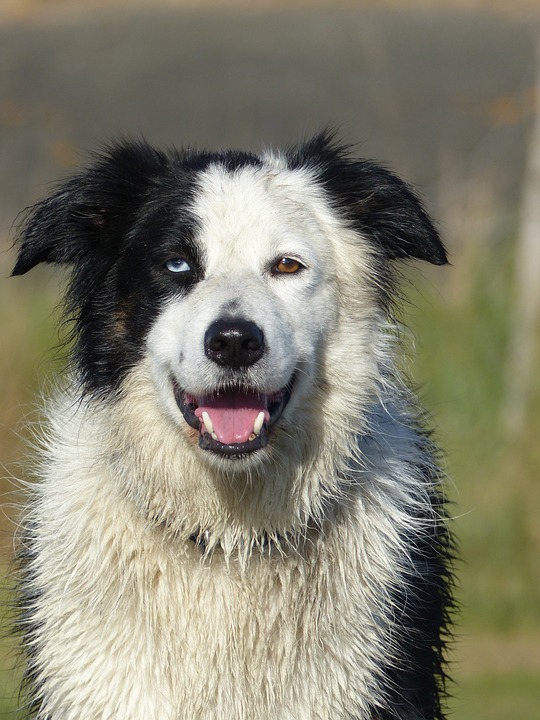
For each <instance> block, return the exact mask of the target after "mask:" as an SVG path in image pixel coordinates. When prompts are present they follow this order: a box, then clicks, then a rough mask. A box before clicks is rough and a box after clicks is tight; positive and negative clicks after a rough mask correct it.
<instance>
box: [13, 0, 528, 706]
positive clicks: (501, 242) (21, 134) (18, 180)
mask: <svg viewBox="0 0 540 720" xmlns="http://www.w3.org/2000/svg"><path fill="white" fill-rule="evenodd" d="M116 4H117V3H113V2H111V3H105V2H100V3H98V5H99V6H100V8H101V10H100V13H101V14H100V13H97V12H95V13H94V12H93V11H86V10H85V7H86V4H85V3H82V2H76V3H70V2H67V1H66V2H65V3H56V2H55V3H51V5H50V6H49V5H48V4H47V3H45V2H40V1H39V0H27V1H26V2H15V0H13V1H12V2H10V3H9V5H10V8H11V10H10V13H9V18H8V21H7V24H2V20H3V16H2V13H1V12H0V157H1V158H2V164H1V166H0V216H1V217H0V250H3V249H5V250H6V251H5V252H3V253H2V252H0V327H1V328H2V332H1V338H2V347H1V348H0V377H1V378H2V383H1V386H0V387H1V389H0V462H1V463H2V468H3V470H2V472H0V475H3V476H5V477H6V479H5V480H0V492H1V498H2V514H1V515H0V588H1V589H0V606H3V607H4V608H5V609H4V610H2V611H0V620H2V622H3V630H4V632H3V633H0V720H11V719H13V720H15V718H16V717H19V715H16V714H15V707H16V705H17V687H18V682H19V676H18V674H17V671H16V670H13V668H14V667H17V656H16V652H15V650H14V645H13V641H12V640H10V639H9V637H7V632H8V630H7V628H8V619H9V618H8V616H9V614H10V605H11V599H12V598H11V596H10V594H9V583H10V580H8V563H9V557H10V556H11V551H12V545H13V541H12V535H13V532H14V529H15V523H14V521H13V518H15V517H16V514H17V511H16V505H17V503H20V496H19V495H18V494H17V491H16V489H15V486H14V484H13V482H12V481H10V480H9V475H10V474H13V475H15V476H17V477H22V476H23V475H24V476H25V477H28V472H27V471H26V472H25V471H23V469H22V468H21V467H20V464H22V465H23V466H24V465H27V463H26V462H25V457H26V448H25V441H27V440H28V439H29V436H31V434H32V423H33V422H34V421H35V418H36V412H35V410H34V409H33V408H34V401H35V399H36V396H37V395H39V394H40V393H41V392H42V391H43V390H44V389H45V390H46V388H47V386H48V385H50V383H51V380H52V378H53V376H54V374H55V373H56V372H57V371H58V370H60V369H61V368H62V364H63V356H64V352H63V350H62V349H61V348H60V347H59V344H58V333H57V330H56V323H57V320H58V314H57V313H56V311H55V307H56V305H57V303H58V297H59V294H58V287H59V281H58V278H57V277H53V275H52V274H51V273H50V272H49V271H48V270H39V269H38V270H36V271H33V273H32V274H31V275H30V276H28V277H23V278H17V279H6V278H7V275H8V274H9V269H10V262H11V260H12V257H13V255H12V253H11V252H10V251H9V244H10V241H11V240H12V239H13V237H14V232H13V230H11V231H10V226H11V224H12V222H13V221H14V220H15V216H16V213H17V211H19V210H21V209H22V208H23V207H24V206H25V204H28V203H29V202H32V201H34V200H35V199H36V198H37V197H38V196H40V195H43V194H44V192H46V190H47V186H45V183H46V182H48V181H49V180H53V179H54V177H57V176H59V175H62V174H63V173H65V172H66V171H67V170H68V169H69V167H70V166H72V165H73V164H74V163H76V162H78V155H77V153H78V151H79V149H81V150H82V149H84V148H91V147H95V145H96V144H97V141H99V140H100V139H102V138H107V137H110V136H111V135H116V134H120V133H123V132H128V133H130V134H135V135H137V134H139V133H143V134H145V135H147V136H148V139H150V140H152V141H155V142H157V143H160V144H169V143H171V142H178V143H179V144H182V143H184V142H190V143H194V144H199V145H214V146H215V145H223V144H225V145H241V146H244V147H248V148H250V147H259V146H260V145H262V144H265V143H283V142H284V143H288V142H292V141H294V140H298V139H299V138H301V137H302V136H303V134H305V133H307V132H311V131H315V130H317V129H318V128H319V127H320V126H321V125H323V124H325V123H327V122H330V123H332V122H335V123H336V124H338V125H341V126H342V128H343V131H344V135H345V136H346V137H347V138H350V139H352V140H356V141H358V140H359V141H365V145H361V146H360V147H359V148H358V152H359V153H360V154H364V155H368V156H372V157H379V158H382V159H383V160H384V161H386V162H387V163H389V164H390V165H391V166H392V167H394V168H395V169H397V170H398V171H399V172H401V173H402V174H404V175H406V176H407V177H408V178H409V179H411V180H413V181H414V182H416V183H417V184H419V185H420V186H421V187H420V188H419V189H420V191H421V193H422V194H423V195H424V197H425V198H426V201H427V204H428V207H429V209H430V211H431V212H432V213H433V214H434V215H435V217H436V218H437V220H438V221H439V224H440V229H441V231H442V234H443V236H444V237H445V239H446V241H447V242H448V245H449V250H450V253H451V259H452V267H450V268H441V269H434V270H431V269H426V268H418V267H415V268H411V272H410V278H411V282H410V283H409V281H408V277H409V274H407V275H406V277H405V282H404V290H405V295H406V297H407V302H406V303H405V307H404V312H403V320H404V324H405V326H406V327H407V328H408V330H407V331H405V332H404V343H405V345H406V346H407V349H408V361H407V363H406V370H407V373H408V374H409V376H410V377H411V379H412V380H413V381H414V382H416V383H419V384H420V386H421V391H422V395H423V398H424V401H425V404H426V406H427V407H428V408H429V410H430V411H431V412H432V414H433V417H434V425H435V427H436V428H437V432H436V438H437V440H438V441H439V443H440V445H441V446H442V447H443V448H444V449H445V451H446V454H447V460H446V462H447V466H448V472H449V482H448V492H449V495H450V497H451V500H452V505H451V508H450V512H451V515H452V520H451V525H452V528H453V529H454V531H455V533H456V535H457V537H458V539H459V545H460V556H461V560H460V562H459V564H458V565H457V596H458V601H459V603H460V605H461V608H462V609H461V612H460V615H458V616H457V617H456V643H455V646H454V649H453V651H452V662H453V665H452V668H451V675H452V676H453V677H454V678H455V680H456V683H455V684H454V685H451V686H450V691H451V693H452V695H453V699H451V701H450V707H451V710H452V714H451V716H450V717H451V718H452V720H508V718H515V719H516V720H521V719H522V718H523V719H524V720H525V719H526V720H535V719H536V720H539V719H540V482H539V476H540V447H539V443H538V438H539V437H540V373H535V374H534V375H533V378H532V380H531V382H530V384H529V387H528V392H527V402H528V405H527V408H526V416H525V422H524V423H523V426H522V428H521V429H520V431H519V432H517V433H515V432H511V431H510V428H509V426H508V423H507V421H506V417H507V415H506V410H505V408H506V407H507V392H508V387H509V379H511V378H512V374H513V372H514V371H515V368H513V367H512V364H511V363H512V361H511V359H510V358H511V357H512V355H511V352H510V350H511V345H512V343H513V334H512V333H513V329H514V325H515V322H516V316H515V299H516V291H517V288H516V284H515V281H514V270H515V268H514V264H515V248H516V241H517V238H518V233H519V213H518V209H519V201H520V195H521V189H522V182H523V168H524V165H525V157H526V142H525V138H526V136H527V134H528V131H529V129H530V124H531V119H532V110H531V108H532V106H533V95H534V91H533V88H532V85H533V80H534V65H535V60H534V52H533V50H532V48H533V46H534V42H533V37H534V35H535V33H536V31H535V29H534V28H535V27H536V28H538V27H539V26H538V15H537V14H534V13H533V10H534V8H535V7H536V3H534V2H530V3H529V2H525V1H524V2H519V3H516V4H515V6H514V5H512V8H513V10H512V9H511V8H510V5H509V4H507V3H502V2H501V3H489V2H488V1H487V0H486V1H485V2H483V1H482V0H478V2H474V3H468V2H466V1H465V0H463V1H462V2H458V3H453V2H451V0H447V1H445V2H444V3H443V2H441V3H437V4H434V3H430V2H427V1H426V2H420V0H418V2H413V1H412V0H411V2H406V3H397V2H393V1H391V0H388V2H384V3H380V4H378V3H372V2H369V0H365V1H364V0H363V1H362V2H358V3H352V2H347V3H343V8H342V6H341V4H340V3H332V4H331V9H330V10H329V9H328V8H329V7H330V5H328V4H327V8H326V9H325V8H324V5H325V3H324V2H322V0H321V1H320V2H317V3H310V2H309V1H308V0H302V2H298V3H296V2H295V3H285V2H279V3H273V2H272V1H271V0H265V2H264V7H265V8H267V9H265V10H264V11H262V10H261V11H259V10H258V9H256V8H255V7H252V6H251V5H250V7H249V8H247V6H246V3H239V5H238V7H236V8H231V9H230V10H229V9H228V7H227V6H228V5H229V3H227V2H225V0H223V2H221V0H215V2H212V8H214V9H213V10H210V9H208V8H206V9H197V8H196V7H195V5H194V4H193V3H188V2H186V3H183V2H180V0H178V1H176V0H167V2H164V3H156V4H155V5H152V9H151V10H148V8H149V5H148V3H146V4H145V3H144V2H142V1H138V2H137V3H134V4H133V8H136V9H134V10H133V11H131V10H129V8H130V7H131V6H130V3H127V2H121V3H120V6H121V7H122V12H121V13H120V12H116V11H114V10H113V9H111V8H112V6H113V5H116ZM247 4H248V5H249V3H247ZM273 4H275V5H277V6H279V11H278V10H276V11H275V12H273V11H272V9H271V6H272V5H273ZM182 5H190V6H191V9H189V8H188V9H182ZM503 5H504V12H503V14H502V15H501V14H497V13H493V12H491V8H492V7H495V6H497V7H502V6H503ZM53 6H54V7H55V8H56V10H55V13H56V14H55V13H52V12H48V8H49V7H53ZM64 6H65V7H66V9H67V8H69V7H71V6H76V9H75V10H73V12H72V13H71V12H66V14H65V15H64V14H63V12H62V8H63V7H64ZM471 6H474V10H473V9H471ZM37 7H39V8H40V15H39V19H38V20H36V21H34V19H33V18H34V15H33V13H34V11H35V9H36V8H37ZM145 7H146V9H145ZM58 8H60V11H59V10H58ZM158 8H159V9H158ZM176 8H178V9H176ZM216 8H217V9H216ZM340 8H341V9H340ZM517 8H519V11H520V13H521V14H520V15H519V17H517V18H516V17H515V16H514V15H513V12H514V11H515V10H516V9H517ZM528 13H531V14H530V19H529V15H528ZM19 20H20V22H19ZM535 22H536V23H537V24H536V26H535V25H534V23H535ZM539 242H540V239H539ZM419 271H420V280H419V279H418V277H419ZM422 273H423V274H422ZM537 350H539V351H540V348H537ZM536 358H537V361H538V358H540V352H537V354H536ZM24 418H26V419H27V420H28V422H26V423H25V422H23V420H24ZM9 577H11V578H12V575H11V576H9Z"/></svg>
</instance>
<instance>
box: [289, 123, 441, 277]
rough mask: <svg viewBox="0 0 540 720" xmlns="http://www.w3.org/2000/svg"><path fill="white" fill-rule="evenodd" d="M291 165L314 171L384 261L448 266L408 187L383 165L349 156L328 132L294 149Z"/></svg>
mask: <svg viewBox="0 0 540 720" xmlns="http://www.w3.org/2000/svg"><path fill="white" fill-rule="evenodd" d="M289 163H290V165H291V166H292V167H300V166H304V167H311V168H313V170H314V171H315V173H316V177H317V178H318V180H319V182H320V183H321V184H322V185H323V187H324V188H325V190H326V192H327V193H328V194H329V195H330V198H331V201H332V203H333V205H334V207H336V208H337V209H338V211H339V212H341V213H342V214H343V216H344V217H345V218H346V219H347V220H348V222H349V223H350V224H351V225H352V226H353V227H354V229H355V230H357V231H358V232H360V233H361V234H363V235H365V236H366V237H368V238H370V239H371V241H372V242H373V243H374V245H375V246H376V247H377V248H378V249H379V250H381V251H382V252H383V254H384V256H385V257H386V258H387V259H389V260H395V259H406V258H417V259H419V260H425V261H427V262H430V263H433V264H434V265H444V264H446V263H447V262H448V258H447V255H446V250H445V248H444V245H443V244H442V242H441V239H440V237H439V234H438V232H437V230H436V229H435V227H434V225H433V223H432V221H431V219H430V218H429V215H428V214H427V213H426V211H425V210H424V208H423V206H422V203H421V201H420V200H419V199H418V197H417V196H416V194H415V193H414V191H413V190H412V188H411V187H410V186H409V185H407V183H405V182H404V181H403V180H401V179H400V178H398V177H397V176H396V175H394V174H393V173H392V172H390V171H389V170H387V169H385V168H384V167H382V166H381V165H379V164H377V163H375V162H372V161H370V160H355V159H354V158H352V157H351V156H350V154H349V149H348V148H347V147H346V146H342V145H339V144H337V143H335V142H334V138H333V136H332V134H331V133H327V132H325V133H322V134H320V135H317V136H316V137H315V138H313V139H312V140H311V141H309V142H307V143H306V144H305V145H302V146H301V147H300V148H298V149H296V150H294V151H293V152H292V153H291V154H290V156H289Z"/></svg>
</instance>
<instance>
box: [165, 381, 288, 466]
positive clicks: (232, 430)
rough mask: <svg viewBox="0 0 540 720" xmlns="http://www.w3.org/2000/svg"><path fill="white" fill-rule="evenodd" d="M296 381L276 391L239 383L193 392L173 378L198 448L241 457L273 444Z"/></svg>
mask: <svg viewBox="0 0 540 720" xmlns="http://www.w3.org/2000/svg"><path fill="white" fill-rule="evenodd" d="M294 380H295V376H294V375H293V376H292V377H291V379H290V380H289V382H288V383H287V384H286V385H285V386H284V387H283V388H281V389H280V390H278V391H277V392H273V393H264V392H261V391H260V390H258V389H255V388H250V387H245V386H242V385H239V386H233V387H222V388H216V389H214V390H212V391H211V392H209V393H207V394H205V395H194V394H192V393H189V392H186V391H185V390H183V389H182V388H181V387H180V385H178V383H177V382H176V381H174V380H173V383H172V386H173V391H174V397H175V400H176V404H177V406H178V409H179V410H180V412H181V414H182V416H183V418H184V420H185V422H186V423H187V424H188V425H189V426H190V427H191V428H194V429H195V430H197V432H198V445H199V448H200V449H201V450H203V451H204V452H207V453H209V454H210V455H213V456H218V457H221V458H227V459H231V460H241V459H246V458H249V457H254V456H256V455H257V454H259V453H260V451H261V450H263V449H264V448H266V447H267V446H268V445H269V444H271V443H272V441H273V439H274V437H275V428H276V425H277V424H278V423H279V420H280V418H281V416H282V414H283V411H284V410H285V408H286V407H287V405H288V403H289V400H290V399H291V396H292V393H293V391H294Z"/></svg>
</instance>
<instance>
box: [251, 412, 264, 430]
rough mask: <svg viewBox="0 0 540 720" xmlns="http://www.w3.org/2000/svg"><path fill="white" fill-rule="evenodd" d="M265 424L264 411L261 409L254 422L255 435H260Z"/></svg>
mask: <svg viewBox="0 0 540 720" xmlns="http://www.w3.org/2000/svg"><path fill="white" fill-rule="evenodd" d="M263 425H264V413H263V411H262V410H261V412H260V413H259V414H258V415H257V417H256V418H255V422H254V423H253V432H254V433H255V435H258V434H259V433H260V432H261V429H262V426H263Z"/></svg>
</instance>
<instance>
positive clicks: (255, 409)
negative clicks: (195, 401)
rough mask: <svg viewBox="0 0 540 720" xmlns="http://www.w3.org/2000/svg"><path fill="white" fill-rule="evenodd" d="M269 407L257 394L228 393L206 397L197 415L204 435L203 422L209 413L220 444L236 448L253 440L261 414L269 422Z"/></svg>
mask: <svg viewBox="0 0 540 720" xmlns="http://www.w3.org/2000/svg"><path fill="white" fill-rule="evenodd" d="M266 404H267V401H266V398H265V397H264V396H261V395H257V394H256V393H234V392H230V393H227V392H226V393H220V394H219V395H216V396H215V397H208V398H204V399H203V400H202V401H201V403H200V405H199V407H198V408H197V409H196V410H195V415H196V416H197V417H198V418H199V420H200V421H201V432H207V430H206V428H205V427H204V424H203V419H202V415H203V413H204V412H206V413H208V416H209V418H210V420H211V422H212V425H213V431H214V433H215V435H216V437H217V439H218V440H219V442H221V443H223V444H225V445H234V444H237V443H244V442H247V441H248V440H249V439H250V435H251V434H252V433H253V425H254V423H255V420H256V419H257V417H258V416H259V414H260V413H261V412H263V413H264V421H265V422H268V420H269V418H270V413H269V412H268V410H267V407H266Z"/></svg>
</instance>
